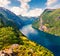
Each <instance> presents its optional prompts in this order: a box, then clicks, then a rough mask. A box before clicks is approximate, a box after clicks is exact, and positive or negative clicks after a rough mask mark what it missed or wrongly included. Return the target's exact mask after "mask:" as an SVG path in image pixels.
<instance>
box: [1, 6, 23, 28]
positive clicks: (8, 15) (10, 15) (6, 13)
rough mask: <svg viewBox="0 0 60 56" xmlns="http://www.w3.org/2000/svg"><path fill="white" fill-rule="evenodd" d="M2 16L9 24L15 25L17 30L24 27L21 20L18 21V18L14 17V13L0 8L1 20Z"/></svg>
mask: <svg viewBox="0 0 60 56" xmlns="http://www.w3.org/2000/svg"><path fill="white" fill-rule="evenodd" d="M2 15H3V16H4V18H6V19H7V20H9V21H10V22H13V21H14V22H13V23H14V24H16V26H17V28H21V27H22V26H23V25H24V23H23V20H22V19H20V18H19V17H18V16H16V15H15V14H14V13H12V12H11V11H9V10H8V9H5V8H2V7H0V18H2V19H3V17H2ZM9 24H10V23H9Z"/></svg>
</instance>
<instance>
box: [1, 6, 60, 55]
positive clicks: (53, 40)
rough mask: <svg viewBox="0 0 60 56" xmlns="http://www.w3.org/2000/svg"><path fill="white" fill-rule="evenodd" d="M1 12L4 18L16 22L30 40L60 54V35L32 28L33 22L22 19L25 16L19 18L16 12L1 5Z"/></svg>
mask: <svg viewBox="0 0 60 56" xmlns="http://www.w3.org/2000/svg"><path fill="white" fill-rule="evenodd" d="M0 13H1V14H2V15H3V16H4V19H5V18H7V20H9V21H12V22H13V23H14V24H16V26H17V27H18V29H20V31H21V32H22V33H23V34H24V35H25V36H27V38H28V39H29V40H32V41H34V42H36V43H38V44H41V45H42V46H44V47H46V48H48V49H49V50H51V51H52V52H53V53H54V54H55V56H60V37H58V36H55V35H51V34H48V33H45V32H43V31H40V30H38V29H35V28H32V23H33V22H32V23H30V24H27V22H28V21H26V22H25V21H23V20H22V19H23V18H19V17H18V16H16V15H15V14H14V13H12V12H11V11H9V10H7V9H5V8H1V7H0ZM1 14H0V17H1V18H3V16H2V15H1ZM5 21H6V20H4V22H5ZM31 21H32V20H31ZM33 21H34V20H33ZM25 23H26V25H25ZM24 25H25V26H24Z"/></svg>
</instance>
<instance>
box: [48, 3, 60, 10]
mask: <svg viewBox="0 0 60 56" xmlns="http://www.w3.org/2000/svg"><path fill="white" fill-rule="evenodd" d="M49 8H51V9H56V8H60V4H56V5H54V6H51V7H49Z"/></svg>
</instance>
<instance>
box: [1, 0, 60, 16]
mask: <svg viewBox="0 0 60 56" xmlns="http://www.w3.org/2000/svg"><path fill="white" fill-rule="evenodd" d="M0 7H5V8H7V9H9V10H10V11H12V12H13V13H15V14H16V15H22V16H28V17H37V16H40V14H41V13H42V12H43V11H44V10H45V9H46V8H49V9H55V8H60V0H0Z"/></svg>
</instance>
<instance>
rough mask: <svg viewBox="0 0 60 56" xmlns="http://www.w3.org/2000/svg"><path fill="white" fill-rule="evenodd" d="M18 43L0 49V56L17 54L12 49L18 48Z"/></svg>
mask: <svg viewBox="0 0 60 56" xmlns="http://www.w3.org/2000/svg"><path fill="white" fill-rule="evenodd" d="M18 46H19V45H18V44H13V45H11V47H10V48H7V49H4V50H1V51H0V56H17V53H15V52H13V49H15V48H18Z"/></svg>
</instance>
